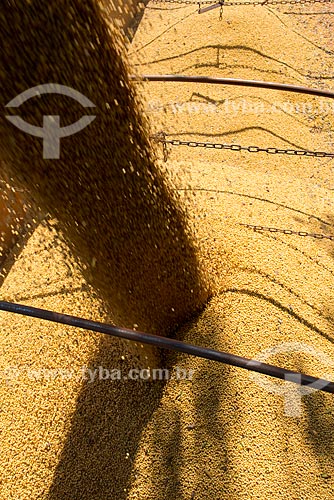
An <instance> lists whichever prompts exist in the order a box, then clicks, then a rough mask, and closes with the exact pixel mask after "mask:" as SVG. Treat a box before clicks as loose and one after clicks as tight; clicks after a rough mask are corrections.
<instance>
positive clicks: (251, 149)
mask: <svg viewBox="0 0 334 500" xmlns="http://www.w3.org/2000/svg"><path fill="white" fill-rule="evenodd" d="M152 138H153V139H154V140H155V141H156V142H159V143H162V144H163V147H164V159H165V161H166V159H167V144H169V145H171V146H188V147H191V148H206V149H227V150H230V151H246V152H248V153H267V154H280V155H283V154H285V155H290V156H308V157H316V158H334V153H326V152H325V151H308V150H303V149H280V148H275V147H268V148H261V147H259V146H241V145H240V144H221V143H218V144H215V143H212V142H197V141H180V140H177V139H169V140H167V139H166V138H165V135H163V132H159V134H156V135H155V136H153V137H152Z"/></svg>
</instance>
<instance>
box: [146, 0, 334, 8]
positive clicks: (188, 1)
mask: <svg viewBox="0 0 334 500" xmlns="http://www.w3.org/2000/svg"><path fill="white" fill-rule="evenodd" d="M152 3H174V4H175V3H176V4H181V5H214V4H216V3H217V0H202V1H197V2H196V1H193V0H152ZM218 3H219V2H218ZM310 3H312V4H313V3H333V0H263V1H256V0H255V1H249V0H246V1H245V2H242V1H241V2H239V1H237V2H226V3H224V7H225V6H226V7H229V6H235V5H298V4H301V5H302V4H310Z"/></svg>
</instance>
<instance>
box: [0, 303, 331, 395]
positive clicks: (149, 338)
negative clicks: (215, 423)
mask: <svg viewBox="0 0 334 500" xmlns="http://www.w3.org/2000/svg"><path fill="white" fill-rule="evenodd" d="M0 310H2V311H7V312H11V313H16V314H21V315H23V316H30V317H33V318H39V319H43V320H47V321H52V322H54V323H60V324H63V325H69V326H74V327H77V328H83V329H84V330H91V331H93V332H98V333H104V334H107V335H111V336H113V337H118V338H123V339H127V340H132V341H135V342H140V343H142V344H150V345H153V346H156V347H160V348H163V349H169V350H171V351H177V352H183V353H185V354H191V355H192V356H197V357H200V358H204V359H210V360H212V361H218V362H220V363H224V364H228V365H232V366H237V367H239V368H244V369H246V370H250V371H254V372H257V373H262V374H264V375H269V376H271V377H274V378H279V379H282V380H288V381H290V382H294V383H296V384H300V385H305V386H307V385H311V386H312V387H313V388H316V389H318V390H321V391H325V392H330V393H332V394H334V382H330V381H328V380H324V379H320V378H316V377H311V376H310V375H305V374H303V373H298V372H294V371H292V370H286V369H285V368H280V367H278V366H274V365H269V364H267V363H262V362H260V361H256V360H254V359H247V358H243V357H241V356H236V355H234V354H229V353H226V352H221V351H216V350H214V349H208V348H206V347H199V346H195V345H192V344H187V343H185V342H181V341H180V340H174V339H169V338H167V337H160V336H158V335H152V334H150V333H143V332H138V331H134V330H129V329H127V328H120V327H118V326H112V325H107V324H103V323H99V322H96V321H91V320H87V319H83V318H78V317H77V316H70V315H68V314H60V313H56V312H53V311H48V310H46V309H39V308H36V307H30V306H26V305H22V304H15V303H12V302H5V301H0Z"/></svg>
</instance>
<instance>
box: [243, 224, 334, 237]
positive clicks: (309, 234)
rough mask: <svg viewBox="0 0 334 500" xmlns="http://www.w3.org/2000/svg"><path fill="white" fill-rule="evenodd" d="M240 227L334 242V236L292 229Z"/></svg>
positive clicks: (245, 225) (249, 225) (247, 225)
mask: <svg viewBox="0 0 334 500" xmlns="http://www.w3.org/2000/svg"><path fill="white" fill-rule="evenodd" d="M239 225H240V226H244V227H248V228H250V229H253V230H254V231H269V232H270V233H282V234H289V235H291V234H293V235H296V236H307V237H310V238H316V239H318V240H331V241H334V236H332V235H327V234H319V233H307V232H306V231H293V230H292V229H278V228H277V227H267V226H254V225H253V224H241V223H239Z"/></svg>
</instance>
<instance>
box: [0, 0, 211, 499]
mask: <svg viewBox="0 0 334 500" xmlns="http://www.w3.org/2000/svg"><path fill="white" fill-rule="evenodd" d="M0 28H1V33H2V37H3V41H4V43H3V45H4V48H3V53H4V65H3V68H2V69H1V72H2V77H3V81H4V82H5V85H4V87H5V88H4V92H3V104H4V105H6V104H7V103H8V102H9V101H10V100H11V99H13V98H14V97H15V96H16V95H18V94H20V93H21V92H23V91H25V90H27V89H28V88H31V87H34V86H36V85H40V84H43V83H46V82H47V83H49V82H56V83H60V84H62V85H67V86H69V87H71V88H73V89H75V90H77V91H79V92H81V93H82V94H83V95H85V96H86V97H88V98H89V99H90V100H91V101H92V102H93V103H94V104H96V110H94V113H95V111H96V115H97V118H96V120H95V121H94V122H93V123H91V124H90V125H89V126H88V127H87V128H86V129H84V130H82V131H81V132H80V133H79V134H76V135H75V136H72V137H70V138H67V139H66V140H62V141H61V158H60V159H59V160H43V159H42V146H41V141H40V140H39V139H32V138H31V137H30V136H29V135H28V134H25V133H23V132H21V131H19V130H16V129H14V128H13V126H12V125H11V124H10V123H9V121H7V120H2V122H1V128H0V153H1V159H2V160H3V162H4V165H5V168H6V171H7V172H8V173H9V175H11V176H12V177H14V178H15V179H18V180H19V181H20V183H22V185H23V186H25V187H26V188H27V189H28V190H29V193H30V194H31V196H32V199H33V200H34V201H35V203H36V206H38V207H40V208H41V209H42V210H43V212H44V213H49V214H51V216H52V217H55V218H56V219H57V227H58V229H59V231H60V233H61V234H62V236H63V237H64V239H65V240H66V242H67V243H68V246H69V248H70V249H71V252H72V253H73V255H74V257H75V258H76V260H77V261H78V263H79V265H80V269H81V271H82V273H83V275H84V276H85V278H86V280H87V281H88V282H89V283H90V284H91V285H92V286H93V288H94V290H95V291H96V293H97V295H98V296H99V298H100V299H102V301H103V304H104V306H105V307H106V309H108V310H109V311H110V309H111V314H112V316H113V318H115V320H116V322H117V324H119V325H120V326H125V327H129V328H132V327H134V326H136V327H138V328H139V329H140V330H144V331H145V330H146V331H150V332H152V333H157V334H159V333H160V334H161V333H163V334H167V333H171V332H172V331H175V329H176V328H177V327H178V326H179V325H180V324H183V323H184V322H185V321H187V320H188V319H189V318H190V317H191V316H192V315H193V314H194V312H196V311H197V310H199V309H200V308H201V307H202V306H203V304H204V303H205V302H206V300H207V298H208V295H209V287H208V285H207V282H206V278H205V276H204V272H203V271H202V269H201V267H200V264H199V258H198V253H197V252H198V251H197V246H196V244H195V241H194V239H193V235H192V231H191V229H189V227H188V222H187V218H186V215H185V213H184V211H183V208H182V207H181V205H180V204H179V202H178V200H177V199H176V198H175V196H174V194H173V191H172V190H171V189H170V187H169V185H168V183H167V182H166V181H165V179H164V176H163V174H162V173H161V172H160V171H159V170H158V167H157V166H156V164H155V162H154V158H153V156H152V154H151V144H150V143H149V140H148V135H149V132H148V127H147V124H146V122H145V119H144V118H143V117H142V115H141V112H140V107H139V105H138V103H137V99H136V96H135V93H134V90H133V89H132V86H131V85H130V83H129V81H128V71H127V66H126V63H125V62H124V61H123V58H122V42H121V41H120V39H119V38H118V36H117V34H116V33H115V32H113V33H111V32H110V31H109V30H108V28H107V24H106V23H105V21H104V19H103V17H102V16H101V13H100V10H99V8H98V6H97V2H95V0H88V1H86V2H85V4H84V5H83V4H82V2H80V1H76V0H73V1H71V2H68V0H60V1H57V2H54V3H52V4H50V2H49V0H32V1H30V2H29V3H27V2H26V1H25V0H16V1H15V2H13V1H12V0H5V1H4V3H3V5H2V7H1V10H0ZM36 48H38V49H36ZM32 60H33V61H34V69H32V67H31V61H32ZM45 115H59V116H60V117H61V120H63V121H64V122H66V123H62V122H61V125H65V124H66V125H69V124H71V123H74V122H76V121H77V119H79V118H80V117H81V116H82V109H79V107H78V106H77V105H75V104H74V102H73V101H72V100H69V99H68V98H66V97H64V96H59V95H58V96H57V98H53V97H52V96H50V95H49V96H47V97H46V96H40V97H39V98H38V99H37V98H35V99H33V100H32V102H30V103H29V102H26V103H25V104H24V105H23V106H22V107H21V116H22V118H23V119H25V121H27V122H28V123H31V124H34V125H36V126H40V124H41V123H42V120H43V116H45ZM101 344H102V346H101V350H100V353H99V355H98V356H97V357H96V358H95V359H94V360H92V361H91V364H92V365H93V366H113V367H115V366H117V364H118V363H119V362H120V352H122V351H121V346H120V345H119V344H118V342H116V341H114V340H110V339H103V340H102V342H101ZM136 356H137V353H136V354H135V355H134V357H133V359H132V365H131V364H130V363H131V360H130V361H125V363H124V364H125V365H126V363H129V366H128V367H127V368H133V363H134V362H135V363H137V362H138V359H137V357H140V355H138V356H137V357H136ZM122 369H123V370H125V369H126V366H124V365H123V366H122ZM162 388H163V386H162V384H159V383H154V384H147V383H145V382H138V381H134V382H124V381H118V383H117V384H104V383H103V381H102V382H101V383H99V384H97V385H96V384H94V387H92V386H90V385H88V384H86V385H84V386H83V387H82V390H81V393H80V395H79V398H78V402H77V408H76V411H75V413H74V416H73V418H72V422H71V431H70V434H69V436H68V437H67V442H66V444H65V447H64V449H63V452H62V454H61V457H60V462H59V465H58V467H57V469H56V471H55V476H54V483H53V486H52V487H51V490H50V492H49V498H50V499H56V498H57V499H58V498H70V497H71V498H73V497H74V496H75V497H76V498H83V497H84V498H88V497H89V498H102V497H103V498H107V497H108V498H111V497H112V498H117V499H121V498H124V497H125V496H126V492H125V489H126V487H127V483H128V481H129V478H130V473H131V462H132V460H131V459H132V458H133V457H134V455H135V453H136V448H137V445H138V441H139V439H140V436H141V432H142V429H143V427H144V426H145V425H146V423H147V422H148V420H149V419H150V417H151V415H152V412H153V411H154V410H155V408H156V407H157V405H158V404H159V399H160V396H161V391H162ZM125 452H126V453H127V454H128V455H127V457H128V460H126V457H125Z"/></svg>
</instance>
